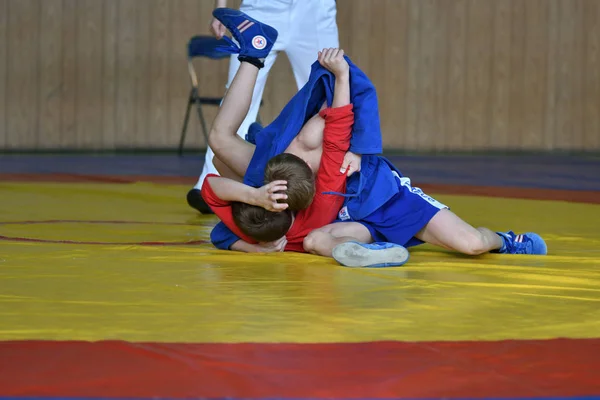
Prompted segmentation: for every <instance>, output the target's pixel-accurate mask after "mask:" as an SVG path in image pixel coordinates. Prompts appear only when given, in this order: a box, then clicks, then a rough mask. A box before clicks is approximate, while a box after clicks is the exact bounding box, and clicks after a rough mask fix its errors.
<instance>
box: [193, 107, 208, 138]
mask: <svg viewBox="0 0 600 400" xmlns="http://www.w3.org/2000/svg"><path fill="white" fill-rule="evenodd" d="M195 103H196V110H197V111H198V118H199V119H200V125H202V133H203V134H204V140H205V141H206V148H207V149H208V129H207V128H206V119H204V113H203V112H202V106H201V104H200V100H198V99H196V100H195Z"/></svg>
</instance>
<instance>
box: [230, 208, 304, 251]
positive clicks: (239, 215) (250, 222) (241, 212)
mask: <svg viewBox="0 0 600 400" xmlns="http://www.w3.org/2000/svg"><path fill="white" fill-rule="evenodd" d="M231 211H232V214H233V221H234V222H235V224H236V225H237V227H238V228H240V230H241V231H242V232H244V233H245V234H246V235H248V236H250V237H251V238H252V239H254V240H256V241H258V242H272V241H275V240H277V239H280V238H282V237H284V236H285V235H286V234H287V232H288V231H289V230H290V227H291V226H292V222H293V217H292V213H291V212H290V211H288V210H285V211H281V212H272V211H267V210H265V209H264V208H262V207H258V206H252V205H250V204H246V203H239V202H233V203H231Z"/></svg>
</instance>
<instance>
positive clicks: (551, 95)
mask: <svg viewBox="0 0 600 400" xmlns="http://www.w3.org/2000/svg"><path fill="white" fill-rule="evenodd" d="M212 3H213V2H212V0H0V149H77V148H80V149H114V148H167V147H175V146H176V145H177V142H178V138H179V131H180V128H181V121H182V118H183V113H184V110H185V105H186V101H187V95H188V88H189V86H188V85H189V81H188V77H187V72H186V65H185V63H186V61H185V44H186V42H187V40H188V38H189V37H190V36H192V35H194V34H198V33H207V32H208V22H209V21H210V12H211V10H212ZM235 3H238V2H233V4H234V5H235ZM338 25H339V28H340V40H341V43H342V46H343V47H344V49H345V50H346V51H347V53H348V54H349V55H350V57H351V58H352V59H353V60H354V61H355V62H356V63H357V64H358V65H359V66H360V67H361V68H363V69H364V70H365V72H366V73H367V74H368V75H369V76H370V77H371V79H372V80H373V82H374V83H375V85H376V87H377V89H378V93H379V104H380V111H381V118H382V129H383V132H384V142H385V145H386V146H387V147H388V148H394V149H417V150H431V149H436V150H469V149H526V150H535V149H542V150H551V149H572V150H600V0H338ZM197 66H198V68H199V69H201V70H202V71H203V72H202V73H201V74H200V75H201V76H200V83H201V85H202V87H203V88H204V93H205V94H212V95H221V94H222V92H223V90H224V85H225V81H226V78H227V61H226V60H225V61H218V62H215V61H201V62H199V63H198V64H197ZM295 90H296V88H295V84H294V81H293V78H292V74H291V72H290V70H289V63H288V62H287V60H286V58H285V56H281V57H280V58H279V60H278V62H277V63H276V65H275V67H274V70H273V71H272V73H271V76H270V79H269V82H268V84H267V89H266V92H265V98H264V101H265V106H264V107H263V109H262V111H261V115H262V116H263V120H266V121H270V120H271V119H272V118H273V117H274V116H275V115H276V114H277V113H278V112H279V110H281V108H282V107H283V105H284V104H285V102H286V101H287V100H288V99H289V98H290V96H291V95H292V94H293V93H294V92H295ZM194 117H195V116H194ZM208 117H209V119H210V120H212V118H213V117H214V110H213V111H211V112H209V113H208ZM190 129H191V130H190V134H189V141H188V143H189V144H188V145H189V146H190V147H204V146H205V143H204V140H203V139H202V135H201V134H200V131H199V130H198V124H197V121H196V118H192V125H191V127H190Z"/></svg>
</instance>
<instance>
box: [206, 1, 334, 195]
mask: <svg viewBox="0 0 600 400" xmlns="http://www.w3.org/2000/svg"><path fill="white" fill-rule="evenodd" d="M240 10H241V11H243V12H245V13H246V14H248V15H249V16H251V17H252V18H255V19H256V20H258V21H260V22H263V23H265V24H268V25H271V26H272V27H273V28H275V29H277V31H278V33H279V35H278V37H277V41H276V42H275V45H274V46H273V49H272V50H271V52H270V53H269V55H268V56H267V59H266V60H265V66H264V68H262V69H261V70H260V71H259V72H258V78H257V81H256V86H255V87H254V93H253V94H252V103H251V105H250V109H249V111H248V114H247V115H246V118H245V119H244V121H243V122H242V125H241V126H240V129H239V130H238V132H237V134H238V135H239V136H240V137H242V138H244V137H245V135H246V133H248V127H249V126H250V124H252V123H253V122H254V121H256V116H257V115H258V109H259V106H260V102H261V99H262V96H263V92H264V89H265V84H266V83H267V76H268V75H269V71H270V70H271V67H272V66H273V64H274V63H275V60H276V59H277V53H278V52H280V51H284V52H285V53H286V55H287V56H288V59H289V60H290V64H291V65H292V70H293V72H294V78H295V79H296V85H297V86H298V90H299V89H301V88H302V86H304V84H305V83H306V82H307V81H308V77H309V75H310V66H311V65H312V64H313V63H314V62H315V61H316V60H317V53H318V52H319V51H320V50H321V49H323V48H326V47H339V36H338V28H337V22H336V2H335V0H243V1H242V5H241V6H240ZM237 57H238V55H237V54H233V55H232V56H231V59H230V61H229V79H228V81H227V85H226V88H229V85H230V84H231V82H232V81H233V78H234V77H235V74H236V72H237V70H238V68H239V66H240V62H239V61H238V59H237ZM213 157H214V153H213V151H212V149H210V147H208V148H207V151H206V156H205V159H204V168H203V169H202V174H201V175H200V178H199V179H198V183H197V184H196V186H194V187H195V188H196V189H200V188H201V187H202V183H203V182H204V179H205V178H206V175H208V174H211V173H212V174H218V172H217V170H216V169H215V166H214V165H213V162H212V160H213Z"/></svg>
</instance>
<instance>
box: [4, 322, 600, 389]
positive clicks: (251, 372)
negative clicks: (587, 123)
mask: <svg viewBox="0 0 600 400" xmlns="http://www.w3.org/2000/svg"><path fill="white" fill-rule="evenodd" d="M299 334H301V333H299ZM599 354H600V339H553V340H508V341H498V342H419V343H406V342H372V343H339V344H249V343H244V344H184V343H128V342H118V341H102V342H94V343H90V342H51V341H50V342H47V341H15V342H0V388H1V389H0V395H2V396H54V397H107V398H116V397H129V398H132V397H136V398H150V397H163V398H190V397H196V398H198V397H204V398H222V397H230V398H274V397H286V398H346V399H359V398H397V397H404V398H406V397H410V398H439V397H449V398H452V397H453V398H457V397H461V398H465V397H469V398H490V397H496V398H498V397H505V398H510V397H558V396H590V395H600V379H599V378H600V372H598V371H600V357H598V355H599Z"/></svg>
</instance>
